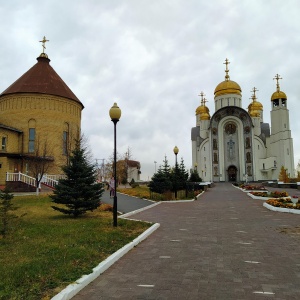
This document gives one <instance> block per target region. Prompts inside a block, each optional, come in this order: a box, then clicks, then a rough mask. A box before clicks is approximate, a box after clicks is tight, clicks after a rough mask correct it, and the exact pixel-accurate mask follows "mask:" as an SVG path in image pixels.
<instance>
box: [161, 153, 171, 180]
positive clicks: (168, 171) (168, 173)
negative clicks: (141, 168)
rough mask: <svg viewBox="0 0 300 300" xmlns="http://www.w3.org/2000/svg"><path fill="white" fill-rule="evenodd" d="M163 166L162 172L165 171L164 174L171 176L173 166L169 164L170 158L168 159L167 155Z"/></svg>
mask: <svg viewBox="0 0 300 300" xmlns="http://www.w3.org/2000/svg"><path fill="white" fill-rule="evenodd" d="M163 163H164V164H163V166H162V167H161V166H160V168H161V170H162V172H163V173H164V175H165V176H166V177H167V178H170V174H171V167H170V165H169V162H168V159H167V156H165V159H164V160H163Z"/></svg>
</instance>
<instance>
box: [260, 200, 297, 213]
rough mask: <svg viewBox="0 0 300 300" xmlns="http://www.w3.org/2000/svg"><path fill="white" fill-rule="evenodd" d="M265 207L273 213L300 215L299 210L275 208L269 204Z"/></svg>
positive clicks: (265, 204)
mask: <svg viewBox="0 0 300 300" xmlns="http://www.w3.org/2000/svg"><path fill="white" fill-rule="evenodd" d="M263 206H264V207H265V208H267V209H269V210H273V211H278V212H283V213H291V214H297V215H300V210H299V209H293V208H284V207H275V206H272V205H270V204H268V203H266V202H265V203H264V204H263Z"/></svg>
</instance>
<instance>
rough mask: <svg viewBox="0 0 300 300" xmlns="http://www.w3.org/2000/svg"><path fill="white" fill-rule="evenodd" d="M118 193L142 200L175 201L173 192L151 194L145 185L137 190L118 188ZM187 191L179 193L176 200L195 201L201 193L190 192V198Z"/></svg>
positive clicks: (136, 188)
mask: <svg viewBox="0 0 300 300" xmlns="http://www.w3.org/2000/svg"><path fill="white" fill-rule="evenodd" d="M118 192H120V193H123V194H126V195H129V196H133V197H137V198H142V199H151V200H154V201H164V200H172V199H173V200H174V201H175V199H174V193H172V192H167V193H164V194H158V193H154V192H152V193H150V189H149V187H147V186H145V185H141V186H137V187H135V188H131V187H129V188H118ZM185 193H186V192H185V190H180V191H177V199H176V200H190V199H194V197H195V196H196V195H198V194H199V193H200V191H196V192H195V193H194V192H189V194H188V197H186V195H185Z"/></svg>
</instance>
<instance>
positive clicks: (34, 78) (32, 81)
mask: <svg viewBox="0 0 300 300" xmlns="http://www.w3.org/2000/svg"><path fill="white" fill-rule="evenodd" d="M37 61H38V62H37V63H36V64H35V65H34V66H33V67H32V68H31V69H29V70H28V71H27V72H26V73H25V74H23V75H22V76H21V77H20V78H19V79H18V80H16V81H15V82H14V83H13V84H12V85H10V86H9V87H8V88H7V89H6V90H5V91H4V92H3V93H2V94H1V95H0V96H3V95H8V94H16V93H40V94H48V95H55V96H60V97H64V98H68V99H71V100H74V101H77V102H79V103H80V104H81V105H82V103H81V102H80V100H79V99H78V98H77V97H76V96H75V94H74V93H73V92H72V91H71V90H70V88H69V87H68V86H67V85H66V84H65V82H64V81H63V80H62V79H61V78H60V77H59V75H58V74H57V73H56V72H55V71H54V69H53V68H52V67H51V66H50V64H49V62H50V59H49V58H47V57H43V56H40V57H38V58H37ZM82 107H83V105H82Z"/></svg>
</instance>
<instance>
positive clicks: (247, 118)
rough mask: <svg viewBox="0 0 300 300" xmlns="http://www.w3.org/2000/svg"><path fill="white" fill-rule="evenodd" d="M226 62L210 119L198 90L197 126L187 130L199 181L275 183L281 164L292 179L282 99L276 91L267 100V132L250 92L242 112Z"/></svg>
mask: <svg viewBox="0 0 300 300" xmlns="http://www.w3.org/2000/svg"><path fill="white" fill-rule="evenodd" d="M228 64H229V62H228V60H227V59H226V61H225V65H226V69H225V80H224V81H222V82H221V83H220V84H218V85H217V87H216V88H215V91H214V102H215V112H214V113H213V115H212V116H210V112H209V109H208V107H207V106H206V105H205V103H206V99H205V98H204V94H203V93H202V92H201V94H200V96H201V105H200V106H199V107H198V108H197V109H196V127H193V128H192V130H191V140H192V161H193V167H194V168H195V169H197V171H198V173H199V175H200V177H201V178H202V180H204V181H213V182H222V181H223V182H224V181H226V182H228V181H232V182H235V181H265V180H277V179H278V177H279V173H280V169H281V167H282V166H284V168H285V169H287V172H288V173H289V174H290V176H291V177H293V175H294V152H293V139H292V136H291V130H290V123H289V111H288V108H287V97H286V94H285V93H284V92H282V91H281V90H280V86H279V79H281V78H280V76H279V75H278V74H277V75H276V76H275V79H276V81H277V84H276V91H275V92H274V93H273V94H272V96H271V128H270V125H269V124H268V123H264V121H263V105H262V104H261V103H260V102H258V101H257V98H256V91H257V89H256V88H253V91H252V92H253V94H252V97H251V98H252V102H251V103H250V104H249V106H248V109H247V110H245V109H243V108H242V90H241V87H240V86H239V85H238V84H237V83H236V82H235V81H232V80H230V77H229V69H228Z"/></svg>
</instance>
